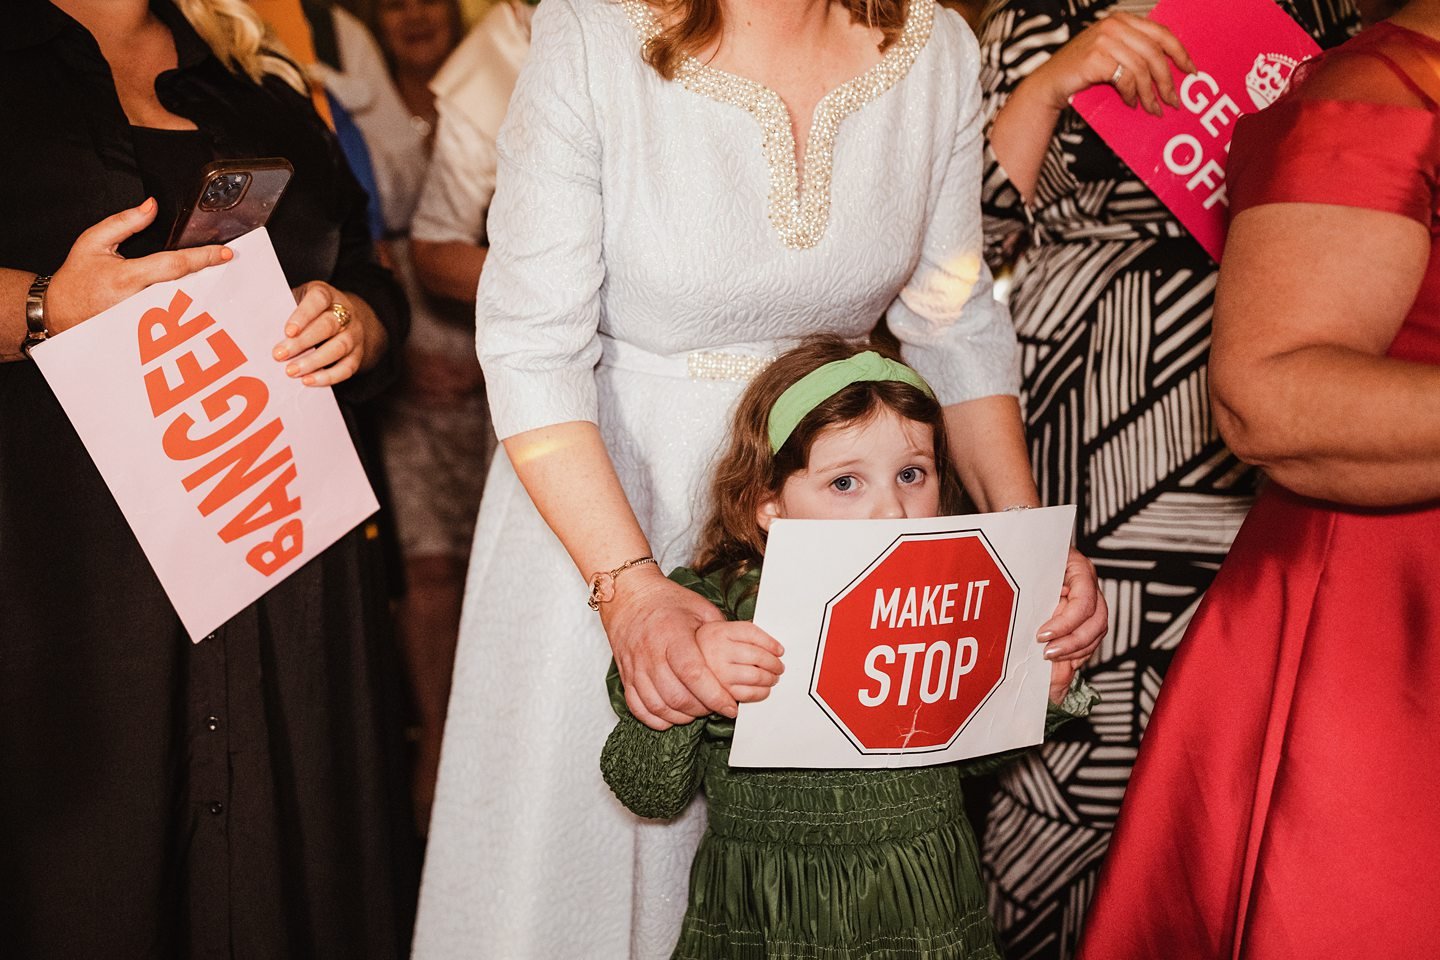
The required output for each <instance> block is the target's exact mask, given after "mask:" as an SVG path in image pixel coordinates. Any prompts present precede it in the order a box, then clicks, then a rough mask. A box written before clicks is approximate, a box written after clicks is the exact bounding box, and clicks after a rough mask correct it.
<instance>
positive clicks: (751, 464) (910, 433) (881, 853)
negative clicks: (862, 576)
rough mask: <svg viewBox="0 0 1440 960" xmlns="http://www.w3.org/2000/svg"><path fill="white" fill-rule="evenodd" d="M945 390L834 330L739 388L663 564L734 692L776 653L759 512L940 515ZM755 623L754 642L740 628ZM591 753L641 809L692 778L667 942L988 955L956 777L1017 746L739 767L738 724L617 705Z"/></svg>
mask: <svg viewBox="0 0 1440 960" xmlns="http://www.w3.org/2000/svg"><path fill="white" fill-rule="evenodd" d="M959 492H960V491H959V484H958V482H957V481H956V479H955V477H954V471H953V469H952V467H951V465H950V463H949V458H948V456H947V454H946V449H945V429H944V423H943V420H942V414H941V408H940V405H939V404H938V403H937V402H936V401H935V398H934V395H933V393H932V392H931V390H930V387H929V386H928V385H927V384H926V383H925V381H924V380H922V379H921V378H920V376H919V375H918V374H917V373H915V371H913V370H911V369H910V368H909V367H906V366H904V365H903V364H901V363H899V362H897V361H894V360H891V359H888V358H885V357H882V356H880V355H879V354H877V353H874V352H872V351H869V350H865V349H864V348H862V347H857V346H855V345H852V344H850V343H847V342H846V341H844V340H840V339H838V338H829V337H824V338H814V339H811V340H807V341H806V342H805V343H803V344H802V345H801V346H799V347H797V348H795V349H794V350H791V351H790V352H788V353H786V354H784V355H783V356H781V357H780V358H779V359H777V360H776V361H775V362H774V363H773V364H772V365H771V366H769V367H768V368H767V369H766V370H765V372H764V373H762V374H761V375H760V376H758V377H757V378H756V379H755V381H754V382H753V383H752V384H751V385H750V387H749V388H748V389H747V390H746V392H745V394H744V396H743V397H742V398H741V400H740V405H739V409H738V410H737V412H736V416H735V423H734V425H733V427H732V432H731V439H730V446H729V449H728V450H727V452H726V454H725V456H724V458H723V459H722V460H721V462H720V465H719V468H718V471H717V473H716V477H715V482H714V485H713V488H712V502H713V503H714V504H715V507H714V513H713V515H712V516H711V518H710V519H709V521H708V522H707V523H706V525H705V529H704V531H703V533H702V535H701V538H700V546H699V555H698V557H697V560H696V563H695V567H694V569H693V570H692V569H684V568H682V569H679V570H676V571H675V572H674V573H673V574H671V577H672V578H673V579H674V580H676V581H677V582H679V583H681V584H683V585H685V586H687V587H689V588H690V589H692V590H694V591H696V592H697V593H699V594H701V595H702V596H704V597H705V598H706V599H708V600H710V601H711V602H713V603H714V604H715V605H716V606H718V607H719V608H720V609H721V610H723V611H724V612H725V614H726V616H727V617H728V618H729V620H730V622H720V623H713V624H708V625H707V626H705V627H702V628H701V630H700V633H699V635H698V637H697V639H698V641H699V643H700V646H701V650H702V652H703V653H704V655H705V658H706V660H707V662H708V663H709V665H710V667H711V669H712V670H714V671H715V673H716V675H717V677H718V678H719V679H720V681H721V682H722V683H724V684H725V685H726V686H727V687H729V689H730V690H731V692H732V693H733V694H734V695H735V696H736V698H737V699H739V700H741V701H753V700H758V699H761V698H762V697H763V696H764V695H765V694H766V693H767V692H768V689H767V688H768V687H769V686H770V685H772V684H773V683H775V681H776V679H777V678H778V675H779V673H780V671H781V669H782V667H781V665H780V662H779V660H778V659H777V658H776V657H775V656H774V655H773V654H772V653H770V652H769V649H767V646H768V645H762V644H764V643H765V638H764V635H763V634H761V633H760V631H759V630H758V629H757V628H755V627H754V626H753V625H752V624H750V623H748V621H749V620H750V619H751V618H752V617H753V615H754V611H755V594H756V588H757V587H758V585H759V582H760V565H761V562H762V559H763V557H764V554H765V535H766V531H767V530H768V529H769V527H770V523H771V521H772V520H774V519H776V518H780V517H800V518H807V519H859V518H899V517H934V516H939V515H941V514H942V513H950V512H955V511H957V510H958V509H959V506H960V504H959ZM752 641H754V642H752ZM1051 671H1052V672H1051V684H1050V700H1051V704H1052V706H1051V708H1050V710H1049V715H1048V718H1047V722H1046V735H1047V736H1048V735H1049V733H1050V732H1051V731H1052V730H1053V729H1054V728H1055V727H1056V726H1058V725H1059V724H1060V723H1062V722H1064V721H1065V720H1066V719H1069V718H1070V717H1075V716H1083V715H1085V714H1088V713H1089V711H1090V706H1091V704H1092V703H1093V702H1094V700H1095V699H1096V696H1095V694H1094V692H1093V691H1092V690H1090V688H1089V687H1088V686H1086V685H1084V684H1083V683H1080V682H1079V681H1078V680H1076V681H1075V682H1074V683H1073V684H1072V678H1073V677H1074V674H1075V664H1074V663H1073V662H1067V661H1055V662H1053V663H1052V667H1051ZM609 685H610V692H611V702H612V703H613V704H614V706H615V711H616V713H617V714H619V716H620V723H619V724H618V725H617V726H616V727H615V730H614V732H612V733H611V735H610V738H609V740H608V741H607V742H606V744H605V750H604V753H603V755H602V757H601V767H602V769H603V771H604V774H605V779H606V782H607V783H609V784H610V787H611V789H612V790H614V791H615V795H616V796H617V797H619V799H620V800H621V802H623V803H624V804H625V805H626V806H627V807H629V808H630V810H632V811H633V812H635V813H636V814H638V815H640V816H642V817H661V818H668V817H674V816H676V815H678V814H679V813H680V812H681V811H682V810H684V808H685V807H686V805H687V804H688V803H689V802H690V800H691V799H692V798H693V797H694V795H695V792H696V790H698V789H702V788H703V789H704V791H705V795H706V798H707V800H708V803H709V808H710V824H709V828H708V830H707V831H706V834H705V837H704V839H703V840H702V841H701V843H700V849H699V851H698V852H697V853H696V857H695V864H694V866H693V868H692V870H691V874H690V901H689V907H688V909H687V911H686V915H685V923H684V926H683V927H682V930H681V935H680V942H679V944H678V945H677V946H676V948H675V952H674V955H673V956H674V960H722V958H724V960H741V958H743V960H750V958H755V960H760V958H765V960H777V958H787V960H790V958H794V960H799V958H807V960H810V958H814V960H859V958H866V960H900V958H906V960H951V958H957V960H958V958H966V960H979V958H996V960H998V958H999V956H1000V953H999V950H998V949H997V947H996V945H995V941H994V935H993V931H992V929H991V924H990V919H989V917H988V916H987V914H986V912H985V894H984V886H983V883H982V880H981V877H980V867H979V860H978V858H977V854H976V848H975V840H974V837H973V835H972V834H971V831H970V824H969V822H968V821H967V820H966V818H965V811H964V805H963V803H962V800H961V791H960V778H961V777H962V776H964V775H967V774H974V773H978V772H981V771H983V770H987V769H990V768H992V767H994V766H997V765H999V764H1001V763H1004V762H1005V761H1006V760H1008V759H1010V758H1011V756H1013V755H1000V756H994V757H983V758H980V759H978V760H973V761H969V762H967V763H964V764H959V765H954V764H952V765H947V766H934V767H918V768H912V769H895V770H749V769H731V767H730V766H729V763H728V759H729V744H730V736H731V733H732V732H733V730H734V722H733V721H731V720H726V719H724V718H720V717H710V718H708V719H702V720H697V721H694V722H692V723H690V724H686V725H683V726H677V727H672V728H670V729H669V730H666V731H664V732H656V731H654V730H651V729H650V728H648V727H646V726H644V725H643V724H641V723H640V722H639V721H637V720H636V719H635V718H634V717H632V716H631V715H630V713H629V711H628V710H627V709H626V707H625V699H624V691H623V690H622V689H621V687H620V682H619V678H618V673H617V671H616V670H615V669H613V668H612V669H611V671H610V677H609Z"/></svg>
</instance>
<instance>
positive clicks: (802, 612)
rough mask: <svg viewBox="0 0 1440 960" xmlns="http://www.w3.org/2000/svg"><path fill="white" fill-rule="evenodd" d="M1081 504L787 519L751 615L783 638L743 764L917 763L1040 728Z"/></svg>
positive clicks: (1019, 743)
mask: <svg viewBox="0 0 1440 960" xmlns="http://www.w3.org/2000/svg"><path fill="white" fill-rule="evenodd" d="M1074 522H1075V508H1074V507H1049V508H1046V509H1040V510H1024V511H1011V512H1006V513H991V514H977V515H973V516H962V517H936V518H933V519H923V520H778V521H776V522H775V523H774V525H773V526H772V527H771V530H770V535H769V539H768V541H767V543H766V547H765V569H764V573H763V574H762V575H761V580H760V595H759V598H758V600H757V602H756V606H755V623H756V625H757V626H759V627H761V628H762V629H764V630H765V631H767V632H768V633H770V634H771V635H772V636H773V637H775V638H776V639H777V640H779V641H780V643H781V644H782V645H783V646H784V647H785V656H784V658H783V659H784V662H785V673H784V675H783V676H781V678H780V682H779V683H777V684H776V685H775V687H774V688H773V689H772V691H771V693H770V696H769V697H768V698H767V699H765V700H763V701H761V702H759V703H747V704H743V705H742V706H741V708H740V714H739V717H738V719H737V720H736V724H735V739H734V743H733V745H732V747H731V750H730V763H731V765H732V766H736V767H828V768H843V767H915V766H924V765H927V764H936V763H949V762H951V761H954V760H964V759H968V758H970V757H978V756H984V755H986V754H991V753H998V752H1000V751H1003V750H1010V749H1013V748H1016V747H1024V746H1029V745H1031V744H1035V743H1039V742H1040V740H1041V737H1042V735H1043V733H1044V725H1045V702H1046V699H1047V697H1048V694H1049V687H1050V663H1049V662H1048V661H1047V660H1045V659H1044V655H1043V647H1042V645H1041V644H1040V643H1038V642H1036V640H1035V634H1036V632H1037V631H1038V630H1039V629H1040V625H1041V624H1042V623H1044V622H1045V621H1046V620H1048V619H1049V618H1050V616H1051V615H1052V614H1053V613H1054V612H1055V605H1056V603H1057V602H1058V600H1059V597H1060V586H1061V583H1062V580H1063V578H1064V573H1065V560H1066V554H1067V551H1068V548H1069V544H1070V533H1071V527H1072V525H1073V524H1074Z"/></svg>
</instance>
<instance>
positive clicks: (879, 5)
mask: <svg viewBox="0 0 1440 960" xmlns="http://www.w3.org/2000/svg"><path fill="white" fill-rule="evenodd" d="M836 2H838V3H841V4H843V5H844V6H845V8H846V9H847V10H849V11H850V19H851V21H853V22H855V23H864V24H866V25H868V26H871V27H878V28H879V29H880V32H881V33H882V34H883V35H884V39H883V40H882V41H881V42H880V49H881V50H885V49H887V48H888V47H889V46H890V45H891V44H892V43H894V42H895V40H896V38H898V37H899V36H900V32H901V31H902V30H903V29H904V28H905V3H906V0H836ZM652 5H653V6H655V7H657V8H658V9H659V11H660V19H661V21H662V22H663V23H666V24H669V26H666V27H664V28H663V29H661V31H660V32H659V33H658V34H656V35H655V36H654V37H653V38H652V39H651V40H650V42H649V43H647V44H646V45H645V62H646V63H648V64H650V66H652V67H654V68H655V70H656V72H658V73H659V74H660V76H662V77H664V78H665V79H666V80H674V79H675V72H676V71H677V70H678V69H679V68H680V62H681V61H682V60H684V59H685V57H687V56H693V55H694V54H695V53H697V52H698V51H700V50H704V49H705V48H706V47H708V46H710V45H711V44H712V43H714V42H715V40H716V38H717V37H719V36H720V34H721V32H722V31H723V30H724V28H725V24H724V21H723V19H722V17H721V12H720V0H652Z"/></svg>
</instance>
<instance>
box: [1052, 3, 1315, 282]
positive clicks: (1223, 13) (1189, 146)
mask: <svg viewBox="0 0 1440 960" xmlns="http://www.w3.org/2000/svg"><path fill="white" fill-rule="evenodd" d="M1150 19H1152V20H1154V21H1156V22H1158V23H1163V24H1164V25H1165V26H1167V27H1169V28H1170V29H1171V30H1172V31H1173V32H1174V34H1175V36H1176V37H1177V38H1178V39H1179V40H1180V42H1181V43H1182V44H1183V45H1184V46H1185V49H1186V51H1188V52H1189V54H1190V58H1191V59H1192V60H1194V61H1195V66H1196V68H1197V72H1196V73H1194V74H1190V75H1186V74H1184V73H1182V72H1181V71H1180V70H1179V69H1178V68H1176V67H1175V66H1174V65H1173V64H1172V65H1171V68H1170V69H1171V72H1172V73H1173V75H1174V77H1175V86H1176V90H1177V91H1178V93H1179V94H1180V102H1181V104H1182V106H1181V108H1180V109H1178V110H1176V109H1172V108H1171V107H1169V106H1168V105H1167V106H1166V107H1165V115H1164V116H1163V117H1155V116H1152V115H1151V114H1149V113H1146V112H1145V111H1144V110H1143V109H1141V108H1139V107H1134V108H1131V107H1127V106H1125V102H1124V101H1123V100H1121V99H1120V95H1119V94H1118V93H1116V92H1115V90H1114V88H1112V87H1110V86H1109V85H1108V84H1102V85H1099V86H1094V87H1089V88H1088V89H1086V90H1083V91H1081V92H1080V93H1078V94H1076V95H1075V96H1074V97H1073V98H1071V101H1070V103H1071V105H1072V106H1074V107H1075V109H1076V110H1078V111H1079V112H1080V115H1081V116H1082V117H1084V118H1085V121H1086V122H1087V123H1089V124H1090V126H1091V127H1093V128H1095V131H1096V132H1097V133H1099V134H1100V136H1102V137H1104V138H1105V142H1106V143H1108V144H1110V148H1111V149H1112V150H1114V151H1115V152H1116V153H1117V154H1119V155H1120V159H1122V160H1124V161H1125V162H1126V163H1127V164H1128V165H1129V166H1130V169H1132V170H1134V171H1135V172H1136V173H1137V174H1139V176H1140V179H1142V180H1144V181H1145V184H1146V185H1147V186H1148V187H1149V188H1150V189H1151V190H1153V191H1154V192H1155V195H1156V196H1158V197H1159V198H1160V199H1161V201H1162V202H1164V204H1165V205H1166V206H1167V207H1169V208H1170V211H1171V212H1172V213H1174V214H1175V217H1176V218H1177V219H1178V220H1179V221H1180V222H1181V223H1182V224H1183V225H1184V226H1185V229H1187V230H1189V231H1190V234H1191V236H1193V237H1194V238H1195V239H1196V240H1197V241H1199V243H1200V245H1201V246H1203V247H1204V248H1205V250H1206V251H1207V252H1208V253H1209V254H1210V256H1212V257H1214V258H1215V259H1216V260H1219V259H1220V251H1221V250H1222V249H1223V248H1224V246H1225V208H1226V206H1227V204H1228V200H1227V198H1226V195H1225V161H1226V159H1227V158H1228V156H1229V154H1230V136H1231V134H1232V133H1233V132H1234V124H1235V119H1236V118H1237V117H1239V116H1241V115H1242V114H1246V113H1255V112H1256V111H1259V110H1263V109H1264V108H1265V107H1267V106H1269V105H1270V104H1271V103H1273V102H1274V101H1275V99H1276V98H1277V97H1279V96H1280V94H1281V93H1282V92H1284V90H1285V87H1286V86H1287V85H1288V84H1289V82H1290V76H1291V74H1292V73H1293V72H1294V70H1295V68H1296V66H1298V65H1299V63H1300V62H1301V61H1302V60H1305V59H1307V58H1309V57H1312V56H1314V55H1315V54H1317V53H1319V52H1320V48H1319V46H1317V45H1316V43H1315V41H1314V40H1313V39H1311V37H1310V35H1309V34H1308V33H1306V32H1305V31H1304V30H1303V29H1302V28H1301V27H1300V25H1299V24H1297V23H1296V22H1295V21H1294V20H1292V19H1290V16H1289V15H1288V14H1286V13H1285V11H1283V10H1281V9H1280V8H1279V7H1278V6H1276V5H1275V3H1274V2H1273V0H1161V2H1160V3H1159V4H1157V5H1156V6H1155V9H1154V10H1153V11H1151V13H1150Z"/></svg>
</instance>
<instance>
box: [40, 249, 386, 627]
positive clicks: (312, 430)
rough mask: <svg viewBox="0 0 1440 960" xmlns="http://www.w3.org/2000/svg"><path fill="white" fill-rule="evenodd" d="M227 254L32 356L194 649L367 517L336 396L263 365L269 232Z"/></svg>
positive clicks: (277, 331)
mask: <svg viewBox="0 0 1440 960" xmlns="http://www.w3.org/2000/svg"><path fill="white" fill-rule="evenodd" d="M230 248H231V249H232V250H233V251H235V258H234V259H233V260H231V261H230V262H229V263H226V264H224V265H222V266H218V267H210V268H209V269H207V270H203V271H201V272H200V273H197V274H194V275H192V276H189V277H186V278H185V279H183V280H178V281H174V282H171V283H158V284H156V285H154V286H152V287H149V288H147V289H146V290H143V291H141V292H140V293H137V294H136V295H135V296H133V297H131V298H129V299H128V300H125V301H124V302H122V303H119V304H117V305H116V306H114V307H111V308H110V309H109V310H106V311H105V312H104V313H101V314H99V315H97V316H95V317H93V318H92V319H90V320H88V321H86V322H85V323H82V324H81V325H80V326H78V327H75V328H73V329H71V330H67V331H65V332H64V333H63V334H60V335H59V336H56V337H53V338H51V339H50V340H49V341H47V342H46V343H43V344H41V345H39V346H37V347H36V348H35V349H34V350H33V351H32V355H33V356H34V358H35V362H36V364H38V365H39V367H40V371H41V373H43V374H44V375H45V379H46V380H47V381H48V382H49V384H50V388H51V389H52V390H53V391H54V392H55V396H56V397H57V398H59V400H60V403H61V405H62V406H63V407H64V408H65V413H66V414H67V415H68V416H69V417H70V422H71V423H72V424H74V426H75V431H76V433H78V434H79V435H80V439H81V440H82V441H83V442H84V444H85V448H86V450H87V451H89V453H90V456H91V458H92V459H93V460H94V461H95V465H96V466H97V467H98V468H99V470H100V475H101V476H102V477H103V478H104V479H105V483H106V484H107V485H108V486H109V488H110V492H111V493H112V494H113V495H114V497H115V501H116V502H117V503H118V504H119V505H120V509H121V511H122V512H123V513H124V514H125V519H126V520H128V521H129V523H130V527H131V529H132V530H133V531H134V532H135V538H136V539H137V540H139V541H140V546H141V548H142V549H143V550H144V551H145V556H146V557H147V558H148V559H149V560H150V564H151V566H153V567H154V568H155V573H156V575H157V576H158V577H159V579H160V583H161V585H162V586H163V587H164V588H165V592H166V594H167V595H168V596H169V597H170V602H171V603H173V604H174V605H175V611H176V613H178V614H179V616H180V620H181V622H182V623H183V624H184V625H185V629H186V631H187V632H188V633H189V634H190V638H191V639H192V640H194V641H196V642H198V641H199V640H201V639H203V638H204V637H205V636H206V635H207V634H208V633H210V632H211V631H213V630H214V629H215V628H216V627H219V626H220V625H221V624H223V623H224V622H225V621H226V620H228V619H230V618H231V617H232V616H234V615H235V614H236V613H238V612H239V611H240V610H242V609H244V608H245V607H246V606H248V605H249V604H250V603H252V602H253V601H254V600H255V599H256V598H258V597H260V596H261V595H262V594H264V593H265V592H266V591H267V590H269V589H270V588H271V587H273V586H274V585H275V584H276V583H279V582H280V581H281V580H283V579H285V577H287V576H289V575H290V574H291V573H293V572H294V571H295V570H297V569H299V568H300V567H301V566H303V565H304V564H305V562H306V561H307V560H309V559H311V558H312V557H314V556H315V555H316V554H318V553H320V552H321V551H322V550H324V549H325V548H326V547H328V546H330V544H332V543H334V542H335V541H336V540H338V539H339V538H340V537H341V536H343V535H344V534H345V533H346V532H348V531H350V530H351V529H353V528H354V527H355V525H356V524H358V523H360V521H362V520H364V519H365V518H366V517H368V516H369V515H370V514H372V513H374V512H375V510H376V509H378V505H377V504H376V502H375V495H374V493H372V492H371V490H370V483H369V481H368V480H367V479H366V477H365V472H364V470H363V469H362V468H361V466H360V459H359V457H358V456H356V454H355V447H354V445H353V444H352V443H351V441H350V434H349V432H348V431H347V430H346V428H345V421H344V419H343V418H342V417H341V415H340V408H339V407H338V406H336V404H335V397H334V395H333V394H332V393H331V392H330V390H329V389H327V388H317V387H306V386H303V385H302V384H301V383H300V382H299V381H298V380H293V379H291V378H290V377H287V376H285V370H284V364H282V363H278V362H276V361H275V360H274V359H272V357H271V353H270V352H271V350H273V349H274V347H275V344H276V343H277V342H279V340H280V339H281V336H282V333H281V331H282V330H283V328H284V325H285V319H286V318H287V317H288V316H289V315H290V312H291V311H292V310H294V309H295V298H294V297H293V296H292V295H291V293H290V288H289V285H288V284H287V283H286V282H285V275H284V273H283V272H282V271H281V269H280V263H279V261H277V260H276V259H275V251H274V248H272V247H271V245H270V237H269V235H268V234H266V232H265V231H264V230H256V231H255V232H253V233H250V234H247V235H245V236H244V237H241V238H240V239H239V240H236V241H235V242H234V243H231V244H230Z"/></svg>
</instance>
